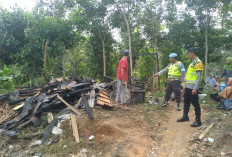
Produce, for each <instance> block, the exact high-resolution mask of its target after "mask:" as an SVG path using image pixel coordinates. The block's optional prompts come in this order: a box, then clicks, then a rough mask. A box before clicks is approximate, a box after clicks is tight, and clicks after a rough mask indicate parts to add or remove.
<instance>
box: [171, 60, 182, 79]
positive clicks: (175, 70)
mask: <svg viewBox="0 0 232 157" xmlns="http://www.w3.org/2000/svg"><path fill="white" fill-rule="evenodd" d="M180 64H181V62H180V61H177V62H176V63H171V64H170V66H169V67H168V78H175V79H179V78H180V73H181V71H180V69H179V66H180Z"/></svg>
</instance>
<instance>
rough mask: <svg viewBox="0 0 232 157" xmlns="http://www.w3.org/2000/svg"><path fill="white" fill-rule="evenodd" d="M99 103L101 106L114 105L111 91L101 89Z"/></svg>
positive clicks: (98, 97)
mask: <svg viewBox="0 0 232 157" xmlns="http://www.w3.org/2000/svg"><path fill="white" fill-rule="evenodd" d="M97 104H98V105H101V106H105V105H106V106H109V107H112V106H113V105H112V100H111V97H110V93H109V91H107V90H100V91H99V93H98V96H97Z"/></svg>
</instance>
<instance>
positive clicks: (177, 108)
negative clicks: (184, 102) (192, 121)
mask: <svg viewBox="0 0 232 157" xmlns="http://www.w3.org/2000/svg"><path fill="white" fill-rule="evenodd" d="M176 110H177V111H181V106H180V103H178V104H177V107H176Z"/></svg>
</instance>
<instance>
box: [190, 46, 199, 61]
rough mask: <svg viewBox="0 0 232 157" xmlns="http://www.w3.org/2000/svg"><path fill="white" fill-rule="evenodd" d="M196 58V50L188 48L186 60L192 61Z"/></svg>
mask: <svg viewBox="0 0 232 157" xmlns="http://www.w3.org/2000/svg"><path fill="white" fill-rule="evenodd" d="M196 57H197V49H196V48H190V49H188V58H189V59H191V60H193V59H195V58H196Z"/></svg>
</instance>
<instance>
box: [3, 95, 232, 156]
mask: <svg viewBox="0 0 232 157" xmlns="http://www.w3.org/2000/svg"><path fill="white" fill-rule="evenodd" d="M155 97H157V98H158V99H159V100H160V101H159V102H160V103H162V100H163V97H162V96H160V95H156V96H155ZM216 105H217V104H216V103H215V102H213V101H211V100H208V99H207V100H206V101H205V102H204V103H202V100H201V106H202V121H203V125H202V126H201V127H198V128H192V127H190V124H191V123H192V122H193V121H194V117H195V116H194V110H193V108H192V107H191V109H190V114H189V117H190V121H189V122H184V123H177V122H176V120H177V119H178V118H180V117H181V116H182V112H183V111H179V112H178V111H176V103H175V102H173V101H170V102H169V104H168V107H166V108H161V107H159V105H153V104H149V103H144V104H137V105H130V106H129V107H130V108H131V111H126V110H122V109H118V108H113V109H111V110H105V109H101V108H99V107H95V108H94V109H93V114H94V120H90V119H89V118H88V116H87V114H86V112H85V111H82V114H81V116H79V117H78V128H79V135H80V139H81V143H79V144H76V143H75V139H74V137H73V136H72V131H71V126H70V123H69V121H66V122H64V124H63V127H62V128H63V130H64V134H63V135H61V136H60V137H59V139H58V142H57V143H55V144H53V145H51V146H41V147H33V148H31V147H30V146H29V145H30V143H31V142H33V141H35V140H36V139H41V137H36V138H33V139H27V140H26V139H23V138H19V139H9V138H3V137H0V138H1V139H0V155H1V156H33V154H34V153H35V152H42V154H43V156H58V157H59V156H62V157H63V156H70V157H73V155H74V156H78V155H77V154H78V153H79V152H80V150H82V149H83V148H86V149H87V150H88V152H87V154H88V156H89V157H195V156H197V157H205V156H209V157H211V156H212V157H214V156H215V157H217V156H232V151H231V149H230V148H232V120H231V119H232V114H231V111H220V110H216V109H215V106H216ZM182 107H183V103H182ZM211 122H214V123H215V126H214V127H213V128H212V130H211V131H210V132H209V133H208V134H207V135H206V137H205V138H204V139H203V140H202V141H199V140H197V137H198V136H199V135H200V134H201V133H202V132H203V131H204V130H205V129H206V128H207V127H208V126H209V124H210V123H211ZM40 129H42V128H34V127H33V126H31V127H29V128H27V131H28V132H29V131H31V132H35V131H38V130H40ZM25 133H27V132H26V131H25ZM91 135H93V136H94V137H95V139H94V140H92V141H89V140H88V138H89V136H91ZM208 137H211V138H214V140H215V142H214V143H209V142H208V141H207V138H208ZM10 144H11V145H16V146H15V147H17V150H14V151H15V152H14V153H11V154H9V145H10ZM16 154H17V155H16Z"/></svg>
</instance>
